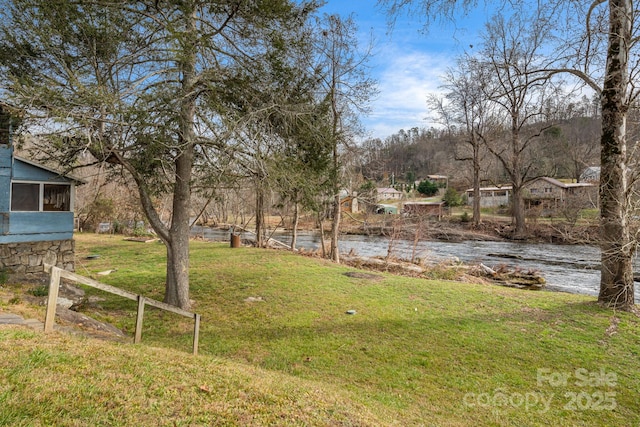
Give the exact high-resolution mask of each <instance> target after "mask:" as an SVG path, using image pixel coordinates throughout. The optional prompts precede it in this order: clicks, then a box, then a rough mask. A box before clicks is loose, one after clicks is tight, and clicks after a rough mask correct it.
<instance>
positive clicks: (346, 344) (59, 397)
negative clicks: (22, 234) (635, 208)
mask: <svg viewBox="0 0 640 427" xmlns="http://www.w3.org/2000/svg"><path fill="white" fill-rule="evenodd" d="M76 239H77V242H76V245H77V247H76V257H77V260H78V262H77V264H76V272H77V273H78V274H81V275H85V276H93V275H94V274H95V273H96V272H98V271H102V270H107V269H117V271H116V272H114V273H112V274H111V275H109V276H94V277H95V278H97V279H98V280H100V281H102V282H104V283H108V284H110V285H114V286H118V287H121V288H124V289H127V290H129V291H132V292H136V293H140V294H143V295H144V296H147V297H150V298H156V299H159V300H162V295H163V290H164V284H163V277H164V273H165V267H164V260H165V253H164V247H163V246H162V245H161V244H159V243H147V244H144V243H136V242H126V241H123V240H122V238H121V237H117V236H105V235H100V236H98V235H92V234H79V235H77V236H76ZM88 255H99V258H97V259H92V260H87V259H85V258H86V257H87V256H88ZM349 271H355V270H354V269H352V268H349V267H345V266H340V265H335V264H332V263H329V262H326V261H323V260H319V259H315V258H308V257H303V256H299V255H295V254H291V253H289V252H286V251H274V250H259V249H254V248H237V249H230V248H229V245H228V244H219V243H209V242H201V241H194V242H192V250H191V298H192V299H193V301H194V307H193V311H195V312H198V313H200V314H201V315H202V323H201V330H200V355H199V356H197V357H193V356H191V355H190V346H191V339H192V321H191V320H189V319H186V318H183V317H180V316H177V315H174V314H171V313H166V312H160V311H158V310H155V309H153V308H151V307H147V308H146V310H145V324H144V330H143V335H142V343H141V344H140V345H133V344H118V343H110V342H104V341H99V340H95V339H89V338H82V337H75V336H70V335H67V334H64V333H58V332H56V333H53V334H51V335H47V336H45V335H43V334H42V333H40V332H34V331H31V330H28V329H22V328H19V327H2V326H0V354H2V356H0V425H12V426H13V425H24V426H31V425H34V426H39V425H69V426H71V425H73V426H95V425H149V426H155V425H256V426H259V425H327V426H335V425H345V426H351V425H371V426H378V425H384V426H386V425H394V426H421V425H424V426H538V425H540V426H543V425H544V426H546V425H554V426H560V425H562V426H614V425H615V426H638V425H640V399H639V396H638V391H639V390H640V318H638V317H637V316H636V315H633V314H630V313H624V312H613V311H611V310H607V309H603V308H600V307H599V306H598V305H597V304H596V303H595V301H594V299H593V298H591V297H586V296H580V295H570V294H562V293H551V292H532V291H522V290H515V289H509V288H503V287H498V286H492V285H477V284H467V283H461V282H449V281H433V280H426V279H417V278H407V277H399V276H393V275H388V274H384V273H375V276H376V277H375V278H372V279H371V278H369V279H365V278H357V277H356V278H354V277H349V276H347V275H345V274H344V273H346V272H349ZM11 291H12V289H11V288H10V287H5V289H4V290H3V291H2V292H5V293H6V292H11ZM87 294H88V295H99V296H102V297H105V298H106V300H105V301H103V302H99V303H98V305H96V306H87V308H86V309H85V314H87V315H90V316H92V317H94V318H97V319H100V320H105V321H109V322H110V323H113V324H114V325H116V326H117V327H119V328H121V329H123V330H124V331H126V332H127V333H128V334H129V335H131V336H132V335H133V331H134V327H135V310H136V304H135V302H132V301H127V300H124V299H122V298H120V297H117V296H113V295H109V294H105V293H103V292H101V291H98V290H93V289H88V288H87ZM248 297H256V298H257V297H260V298H262V299H263V301H257V302H247V301H245V300H246V299H247V298H248ZM0 301H2V302H0V310H3V311H20V310H22V311H31V312H33V313H34V315H35V316H36V317H38V318H40V319H41V320H44V307H34V306H29V307H26V306H25V304H24V303H18V302H16V301H13V302H8V299H7V298H4V299H3V298H0ZM347 310H355V311H356V314H354V315H348V314H346V313H345V312H346V311H347Z"/></svg>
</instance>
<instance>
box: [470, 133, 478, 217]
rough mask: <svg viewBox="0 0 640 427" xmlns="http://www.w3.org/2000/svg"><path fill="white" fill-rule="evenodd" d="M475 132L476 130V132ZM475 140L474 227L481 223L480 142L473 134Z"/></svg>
mask: <svg viewBox="0 0 640 427" xmlns="http://www.w3.org/2000/svg"><path fill="white" fill-rule="evenodd" d="M474 133H475V132H474ZM472 138H473V142H472V146H473V227H474V228H477V227H478V226H479V225H480V142H479V141H478V140H477V137H476V136H475V134H474V135H472Z"/></svg>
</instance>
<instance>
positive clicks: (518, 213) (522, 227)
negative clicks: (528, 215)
mask: <svg viewBox="0 0 640 427" xmlns="http://www.w3.org/2000/svg"><path fill="white" fill-rule="evenodd" d="M512 193H513V198H512V199H511V209H512V210H513V212H512V215H513V219H514V221H515V227H516V229H515V231H514V233H513V237H514V238H516V239H520V238H523V237H524V236H525V235H526V233H527V226H526V222H525V216H524V201H523V200H522V186H520V185H515V184H514V185H513V190H512Z"/></svg>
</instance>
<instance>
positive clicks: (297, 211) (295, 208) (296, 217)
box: [291, 202, 300, 251]
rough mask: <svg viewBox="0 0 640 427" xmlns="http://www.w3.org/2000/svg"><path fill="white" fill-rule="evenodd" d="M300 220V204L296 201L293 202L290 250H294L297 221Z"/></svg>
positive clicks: (296, 237)
mask: <svg viewBox="0 0 640 427" xmlns="http://www.w3.org/2000/svg"><path fill="white" fill-rule="evenodd" d="M299 222H300V204H299V203H298V202H294V203H293V227H291V228H292V231H291V250H292V251H295V250H296V244H297V241H298V223H299Z"/></svg>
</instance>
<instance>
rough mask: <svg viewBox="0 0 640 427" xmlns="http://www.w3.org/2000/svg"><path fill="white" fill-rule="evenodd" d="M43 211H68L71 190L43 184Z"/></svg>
mask: <svg viewBox="0 0 640 427" xmlns="http://www.w3.org/2000/svg"><path fill="white" fill-rule="evenodd" d="M42 210H43V211H70V210H71V188H70V186H68V185H64V184H62V185H60V184H44V193H43V196H42Z"/></svg>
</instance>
